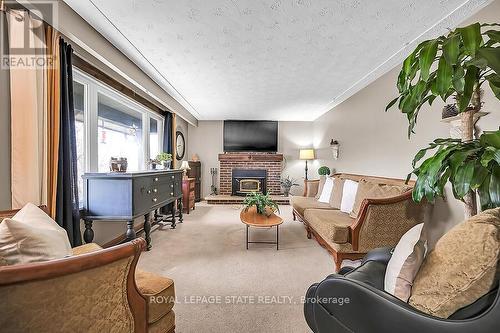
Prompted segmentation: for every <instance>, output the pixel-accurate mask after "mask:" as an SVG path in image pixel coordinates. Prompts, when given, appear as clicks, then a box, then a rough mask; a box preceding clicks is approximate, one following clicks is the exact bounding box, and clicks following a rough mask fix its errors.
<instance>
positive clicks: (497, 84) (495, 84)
mask: <svg viewBox="0 0 500 333" xmlns="http://www.w3.org/2000/svg"><path fill="white" fill-rule="evenodd" d="M484 78H485V79H486V80H487V81H488V83H489V85H490V88H491V90H492V91H493V94H495V97H496V98H498V99H500V75H498V74H490V75H486V76H485V77H484Z"/></svg>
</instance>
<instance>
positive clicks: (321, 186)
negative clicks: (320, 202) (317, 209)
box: [307, 176, 326, 199]
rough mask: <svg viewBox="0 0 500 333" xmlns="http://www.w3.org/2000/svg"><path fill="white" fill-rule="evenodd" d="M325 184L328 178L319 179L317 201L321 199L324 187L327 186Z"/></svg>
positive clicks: (321, 177)
mask: <svg viewBox="0 0 500 333" xmlns="http://www.w3.org/2000/svg"><path fill="white" fill-rule="evenodd" d="M325 182H326V176H320V177H319V183H318V189H317V193H316V195H315V196H314V197H315V198H316V199H319V197H320V195H321V192H323V186H324V185H325ZM307 192H308V193H309V189H308V190H307ZM309 196H310V195H309Z"/></svg>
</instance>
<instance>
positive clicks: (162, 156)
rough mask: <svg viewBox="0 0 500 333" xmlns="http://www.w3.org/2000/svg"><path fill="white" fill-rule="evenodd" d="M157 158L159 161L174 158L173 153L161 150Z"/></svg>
mask: <svg viewBox="0 0 500 333" xmlns="http://www.w3.org/2000/svg"><path fill="white" fill-rule="evenodd" d="M156 160H157V161H158V162H163V161H171V160H172V154H170V153H167V152H161V153H159V154H158V155H157V156H156Z"/></svg>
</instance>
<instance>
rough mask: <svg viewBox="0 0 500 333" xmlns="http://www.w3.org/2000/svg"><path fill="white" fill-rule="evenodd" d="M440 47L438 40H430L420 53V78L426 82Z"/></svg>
mask: <svg viewBox="0 0 500 333" xmlns="http://www.w3.org/2000/svg"><path fill="white" fill-rule="evenodd" d="M437 47H438V41H437V39H433V40H430V41H429V42H428V43H427V44H425V46H424V47H423V48H422V50H421V51H420V55H419V64H420V78H421V79H422V80H424V81H427V80H428V79H429V72H430V69H431V65H432V63H433V62H434V58H435V57H436V53H437Z"/></svg>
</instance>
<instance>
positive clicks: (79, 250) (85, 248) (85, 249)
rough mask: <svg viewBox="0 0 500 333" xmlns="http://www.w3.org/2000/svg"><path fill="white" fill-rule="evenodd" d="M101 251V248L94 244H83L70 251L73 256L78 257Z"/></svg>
mask: <svg viewBox="0 0 500 333" xmlns="http://www.w3.org/2000/svg"><path fill="white" fill-rule="evenodd" d="M99 250H102V247H100V246H99V245H97V244H96V243H88V244H83V245H80V246H77V247H74V248H73V249H72V252H73V255H74V256H79V255H81V254H87V253H91V252H95V251H99Z"/></svg>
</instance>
